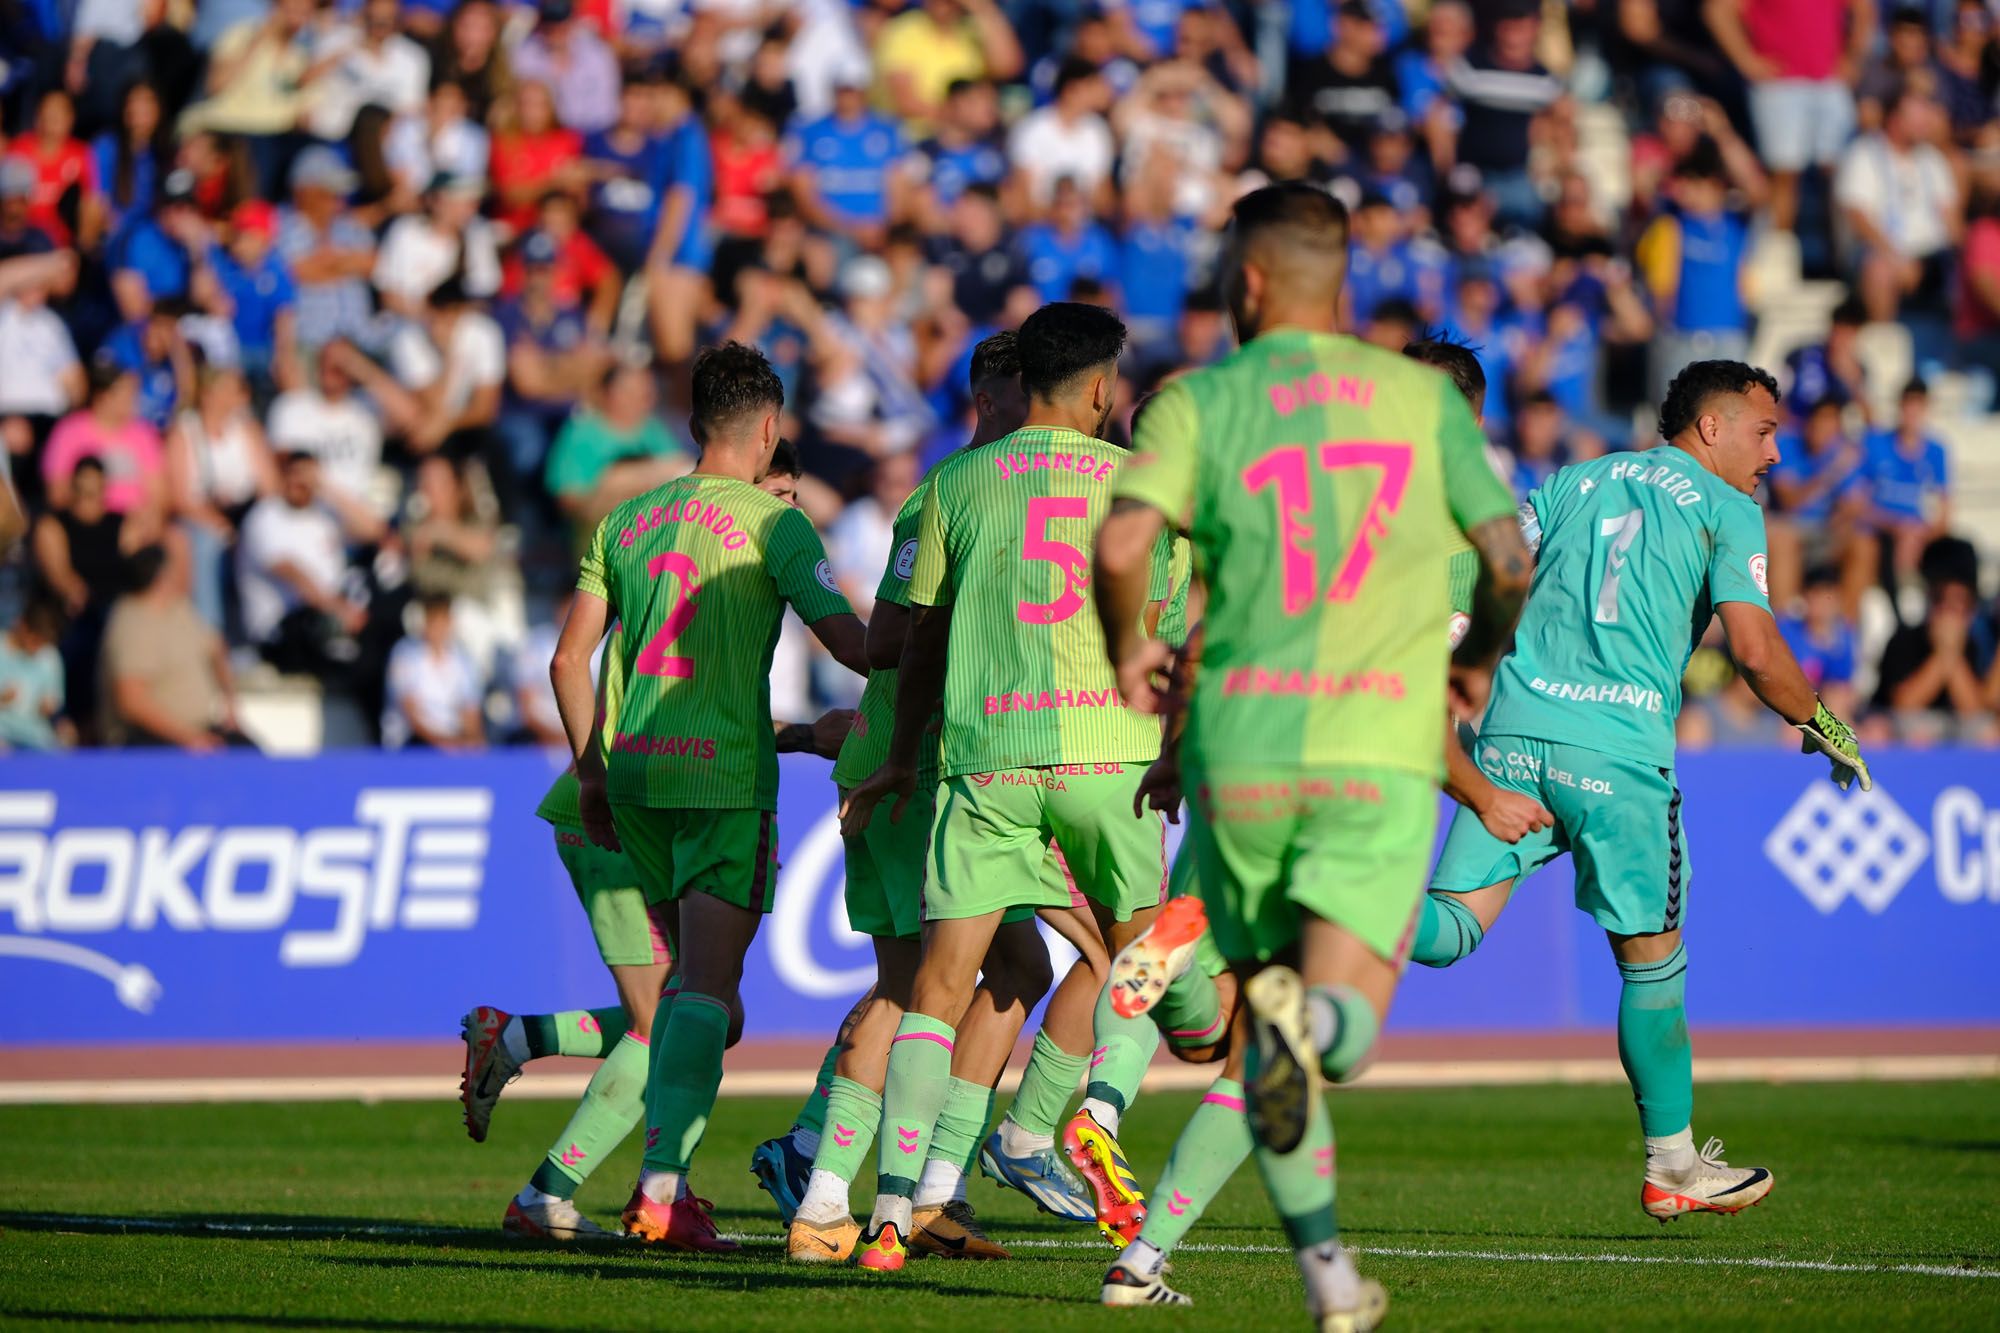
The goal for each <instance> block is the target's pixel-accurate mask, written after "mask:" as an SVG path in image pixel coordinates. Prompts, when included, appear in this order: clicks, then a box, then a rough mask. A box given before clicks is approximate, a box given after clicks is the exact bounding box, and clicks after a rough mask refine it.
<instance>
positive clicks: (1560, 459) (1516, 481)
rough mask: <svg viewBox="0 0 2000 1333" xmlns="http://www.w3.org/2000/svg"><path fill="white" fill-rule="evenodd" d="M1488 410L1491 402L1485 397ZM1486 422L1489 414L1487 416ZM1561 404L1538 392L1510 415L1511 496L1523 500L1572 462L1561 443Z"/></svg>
mask: <svg viewBox="0 0 2000 1333" xmlns="http://www.w3.org/2000/svg"><path fill="white" fill-rule="evenodd" d="M1486 401H1487V404H1488V406H1489V407H1490V406H1491V404H1492V402H1493V399H1492V398H1491V397H1488V398H1487V400H1486ZM1487 420H1488V422H1491V421H1492V413H1491V412H1490V411H1489V412H1488V413H1487ZM1564 424H1565V423H1564V420H1563V410H1562V404H1560V403H1558V402H1557V401H1556V400H1555V399H1554V398H1553V397H1551V396H1550V394H1549V392H1548V390H1546V389H1539V390H1536V391H1535V392H1534V393H1531V394H1529V395H1528V396H1527V397H1526V398H1524V399H1522V400H1521V405H1520V407H1519V408H1518V409H1516V411H1515V413H1514V448H1513V463H1514V466H1513V475H1512V476H1511V477H1510V478H1509V480H1510V481H1511V482H1513V485H1514V494H1515V496H1516V497H1517V498H1519V499H1523V500H1525V499H1527V498H1528V492H1529V491H1532V490H1534V489H1535V488H1536V487H1537V486H1540V485H1541V484H1542V483H1543V482H1545V481H1547V480H1548V479H1549V478H1550V477H1553V476H1554V475H1555V474H1556V470H1557V469H1558V468H1560V467H1562V466H1563V464H1565V463H1569V462H1572V461H1574V460H1573V459H1571V457H1570V450H1569V449H1568V448H1567V447H1566V445H1565V443H1564V440H1563V433H1564V429H1563V428H1564Z"/></svg>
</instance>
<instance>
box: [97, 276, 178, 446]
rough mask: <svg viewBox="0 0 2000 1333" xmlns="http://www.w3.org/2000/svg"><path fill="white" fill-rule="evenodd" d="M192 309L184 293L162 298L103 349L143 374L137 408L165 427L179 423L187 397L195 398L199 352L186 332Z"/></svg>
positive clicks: (114, 359)
mask: <svg viewBox="0 0 2000 1333" xmlns="http://www.w3.org/2000/svg"><path fill="white" fill-rule="evenodd" d="M187 309H188V306H187V302H186V300H184V299H182V298H179V297H176V298H173V299H170V300H166V301H161V302H158V303H157V304H155V305H154V306H153V308H152V309H151V310H149V311H147V312H146V315H145V317H144V318H141V319H136V320H133V321H132V322H131V323H129V324H126V325H125V326H123V327H122V328H120V329H118V330H117V331H116V332H115V333H113V334H112V335H111V337H110V338H108V339H106V340H105V343H104V350H103V352H101V353H100V354H99V355H100V356H105V355H108V356H109V357H110V358H111V360H112V361H113V362H114V363H116V364H117V365H119V366H121V367H123V368H124V369H126V370H129V371H131V372H132V373H134V374H135V375H137V376H138V377H139V398H138V403H137V405H136V411H137V413H138V415H139V416H140V417H142V418H144V419H145V420H146V421H149V422H151V423H152V425H153V426H154V428H155V429H157V430H159V431H161V432H165V431H166V430H167V428H168V427H169V426H171V425H173V421H174V409H175V408H176V407H177V406H179V404H180V403H181V402H182V401H183V400H185V401H187V402H190V403H191V402H193V401H194V357H193V355H192V354H191V353H190V352H189V350H188V344H187V339H185V338H183V337H182V336H181V331H180V319H181V316H182V315H184V314H186V313H187Z"/></svg>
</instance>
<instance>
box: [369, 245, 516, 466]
mask: <svg viewBox="0 0 2000 1333" xmlns="http://www.w3.org/2000/svg"><path fill="white" fill-rule="evenodd" d="M389 362H390V365H391V367H392V368H393V369H394V371H395V373H396V378H397V379H399V380H401V381H402V383H403V387H404V388H406V389H408V390H409V391H410V393H411V394H412V396H414V397H415V399H416V407H417V412H416V419H415V420H414V421H413V422H411V423H410V425H409V429H408V430H407V431H406V432H405V433H404V440H405V442H406V443H407V444H408V445H409V446H410V448H411V449H413V450H415V451H416V452H418V453H430V452H431V451H433V450H436V449H440V448H442V449H445V450H446V451H447V452H449V453H451V454H453V455H454V456H456V457H465V456H467V455H469V454H473V453H481V452H485V451H486V443H487V442H486V436H487V434H488V433H489V431H490V428H491V427H492V425H493V422H494V419H495V418H496V417H498V416H499V414H500V385H501V382H502V381H504V380H505V379H506V378H507V339H506V336H505V335H504V334H502V333H501V332H500V326H499V325H498V324H496V323H495V322H494V321H493V317H492V316H490V315H488V314H487V313H486V312H485V311H483V310H481V309H479V307H478V306H477V305H476V304H475V303H474V302H473V300H472V298H471V297H470V296H468V295H467V293H466V292H465V289H464V288H462V287H461V286H459V284H458V282H457V280H455V279H454V280H452V281H448V282H446V283H445V284H444V285H442V286H440V287H439V288H438V289H437V290H436V291H433V292H432V293H431V294H430V300H429V303H428V309H427V311H426V316H425V319H424V323H423V324H422V325H421V326H418V325H410V326H407V327H405V328H404V329H403V330H402V332H400V333H398V334H397V335H396V338H395V340H394V341H393V342H391V343H390V345H389Z"/></svg>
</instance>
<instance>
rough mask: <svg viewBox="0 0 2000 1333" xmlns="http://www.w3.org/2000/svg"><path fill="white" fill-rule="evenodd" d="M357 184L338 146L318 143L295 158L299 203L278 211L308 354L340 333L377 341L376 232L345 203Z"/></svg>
mask: <svg viewBox="0 0 2000 1333" xmlns="http://www.w3.org/2000/svg"><path fill="white" fill-rule="evenodd" d="M355 183H356V182H355V175H354V173H353V172H352V171H350V170H349V169H348V167H347V164H346V163H344V162H342V161H341V160H340V156H339V154H337V153H335V152H334V151H333V150H332V149H331V148H326V147H322V146H320V145H317V144H315V145H313V146H312V147H310V148H307V149H306V150H305V151H304V152H302V153H300V154H299V155H298V157H296V158H295V159H293V161H292V202H291V205H290V206H289V207H287V208H282V209H280V210H279V211H278V237H277V247H278V248H277V254H278V257H279V258H280V259H281V260H282V261H283V262H284V264H285V268H286V271H287V272H288V273H290V275H291V279H292V285H293V294H294V297H295V302H296V304H295V306H294V311H295V318H296V325H297V328H296V336H297V339H298V342H299V345H300V346H301V347H302V348H303V349H305V350H304V353H303V354H304V355H305V356H306V357H310V356H312V355H314V353H315V351H316V349H318V348H320V347H323V346H325V345H326V344H327V343H329V342H332V341H333V340H334V339H336V338H350V339H354V340H356V341H358V342H372V341H373V340H374V331H373V322H374V309H373V305H374V303H373V301H372V300H371V299H370V297H369V295H368V275H369V273H370V272H372V271H373V269H374V267H375V233H374V232H372V231H370V230H369V229H368V228H367V227H366V226H364V225H363V224H362V223H361V221H360V220H359V219H358V218H356V217H355V216H354V215H353V214H352V213H351V212H349V211H348V210H347V208H346V206H345V205H346V201H347V196H348V194H349V193H351V192H352V191H353V189H354V186H355Z"/></svg>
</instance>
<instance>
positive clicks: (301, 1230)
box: [11, 1213, 2000, 1279]
mask: <svg viewBox="0 0 2000 1333" xmlns="http://www.w3.org/2000/svg"><path fill="white" fill-rule="evenodd" d="M11 1220H12V1221H14V1222H15V1224H16V1225H19V1224H22V1223H29V1224H34V1225H39V1226H44V1227H64V1226H73V1227H79V1228H87V1229H89V1230H91V1231H145V1232H168V1233H178V1234H186V1235H194V1236H202V1235H217V1236H264V1237H269V1238H271V1239H273V1240H284V1239H291V1240H311V1239H324V1238H335V1237H342V1236H375V1237H386V1238H392V1239H393V1238H400V1237H408V1238H410V1239H412V1240H416V1239H426V1238H427V1239H433V1240H452V1239H470V1238H472V1237H480V1238H486V1237H490V1236H491V1235H492V1234H493V1233H492V1231H490V1230H488V1229H484V1228H476V1227H452V1226H416V1225H412V1224H410V1223H407V1222H364V1223H359V1224H355V1225H342V1224H338V1223H333V1222H236V1221H230V1220H228V1219H222V1218H218V1219H216V1220H215V1221H211V1222H185V1221H170V1220H167V1219H165V1218H157V1217H94V1216H91V1215H89V1214H80V1213H17V1214H14V1215H13V1217H12V1219H11ZM737 1239H739V1240H741V1241H743V1242H744V1243H745V1244H746V1245H750V1246H753V1247H756V1248H759V1249H763V1248H767V1247H768V1248H772V1249H775V1248H777V1246H778V1245H779V1244H781V1243H782V1242H783V1241H784V1239H785V1238H784V1237H783V1236H778V1235H770V1234H761V1235H744V1234H741V1233H737ZM1008 1244H1009V1246H1010V1247H1012V1248H1014V1249H1018V1250H1064V1251H1076V1252H1078V1253H1084V1252H1088V1253H1093V1254H1100V1255H1106V1256H1108V1255H1109V1254H1110V1250H1109V1248H1108V1247H1106V1246H1105V1245H1104V1244H1102V1243H1101V1242H1098V1241H1084V1240H1016V1241H1009V1242H1008ZM617 1248H618V1247H617V1246H616V1245H615V1244H614V1245H608V1246H607V1245H590V1246H584V1247H579V1248H577V1249H575V1250H571V1251H567V1253H572V1254H604V1253H615V1252H616V1250H617ZM1351 1248H1353V1250H1354V1252H1355V1253H1356V1254H1367V1255H1374V1256H1376V1257H1377V1258H1385V1259H1450V1260H1458V1261H1471V1262H1474V1263H1496V1264H1648V1265H1666V1266H1669V1267H1685V1268H1759V1269H1768V1270H1771V1271H1775V1272H1786V1273H1851V1274H1861V1275H1868V1274H1877V1275H1903V1276H1912V1277H1946V1278H1973V1279H1980V1278H2000V1268H1953V1267H1949V1266H1947V1265H1944V1264H1859V1263H1834V1262H1832V1261H1831V1260H1817V1259H1768V1258H1759V1257H1757V1256H1740V1257H1725V1256H1719V1255H1712V1256H1704V1255H1678V1254H1608V1253H1595V1254H1562V1253H1559V1252H1556V1251H1545V1252H1538V1251H1522V1250H1445V1249H1417V1248H1412V1247H1408V1246H1399V1245H1356V1246H1353V1247H1351ZM1175 1252H1176V1253H1179V1254H1269V1255H1289V1254H1290V1253H1291V1251H1290V1250H1289V1249H1287V1248H1286V1247H1284V1246H1282V1245H1231V1244H1224V1243H1220V1242H1208V1241H1196V1242H1194V1243H1193V1244H1189V1245H1182V1246H1180V1247H1179V1248H1178V1249H1177V1250H1176V1251H1175Z"/></svg>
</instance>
